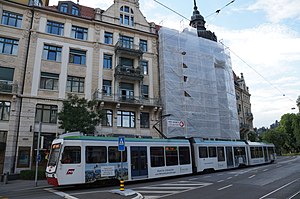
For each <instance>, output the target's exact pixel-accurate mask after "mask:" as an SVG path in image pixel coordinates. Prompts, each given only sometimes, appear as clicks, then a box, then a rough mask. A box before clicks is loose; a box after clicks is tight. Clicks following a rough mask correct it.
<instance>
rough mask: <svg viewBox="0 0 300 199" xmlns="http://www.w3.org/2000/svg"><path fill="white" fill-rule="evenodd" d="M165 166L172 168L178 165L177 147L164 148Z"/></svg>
mask: <svg viewBox="0 0 300 199" xmlns="http://www.w3.org/2000/svg"><path fill="white" fill-rule="evenodd" d="M165 151H166V165H167V166H173V165H178V153H177V147H172V146H166V148H165Z"/></svg>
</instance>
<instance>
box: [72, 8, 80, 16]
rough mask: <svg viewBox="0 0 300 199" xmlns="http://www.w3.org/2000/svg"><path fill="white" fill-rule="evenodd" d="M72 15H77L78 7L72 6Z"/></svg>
mask: <svg viewBox="0 0 300 199" xmlns="http://www.w3.org/2000/svg"><path fill="white" fill-rule="evenodd" d="M72 15H76V16H79V9H78V8H77V7H76V6H72Z"/></svg>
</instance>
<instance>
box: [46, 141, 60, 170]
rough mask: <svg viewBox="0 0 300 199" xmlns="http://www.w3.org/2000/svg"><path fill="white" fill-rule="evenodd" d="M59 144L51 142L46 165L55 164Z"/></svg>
mask: <svg viewBox="0 0 300 199" xmlns="http://www.w3.org/2000/svg"><path fill="white" fill-rule="evenodd" d="M59 152H60V144H53V145H52V150H51V154H50V157H49V161H48V166H56V164H57V162H58V158H59Z"/></svg>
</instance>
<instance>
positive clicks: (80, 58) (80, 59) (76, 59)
mask: <svg viewBox="0 0 300 199" xmlns="http://www.w3.org/2000/svg"><path fill="white" fill-rule="evenodd" d="M69 63H72V64H81V65H85V63H86V51H82V50H75V49H70V59H69Z"/></svg>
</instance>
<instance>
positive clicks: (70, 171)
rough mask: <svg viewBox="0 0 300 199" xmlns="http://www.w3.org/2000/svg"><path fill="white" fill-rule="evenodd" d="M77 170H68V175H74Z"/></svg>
mask: <svg viewBox="0 0 300 199" xmlns="http://www.w3.org/2000/svg"><path fill="white" fill-rule="evenodd" d="M74 171H75V169H68V171H67V173H66V174H67V175H72V174H73V173H74Z"/></svg>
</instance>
